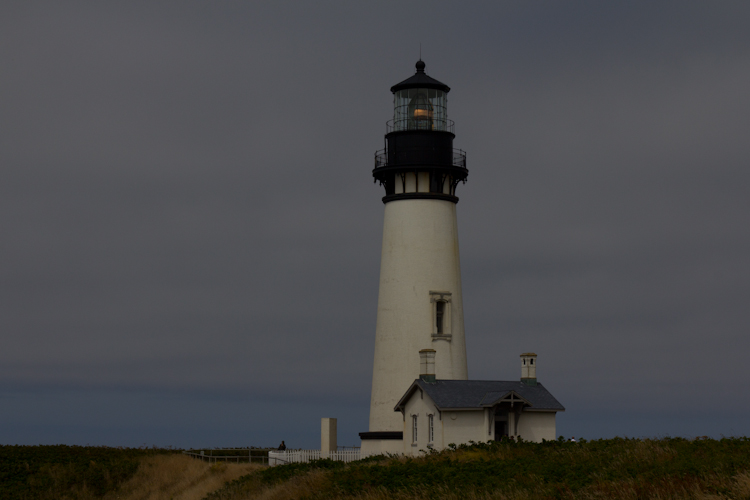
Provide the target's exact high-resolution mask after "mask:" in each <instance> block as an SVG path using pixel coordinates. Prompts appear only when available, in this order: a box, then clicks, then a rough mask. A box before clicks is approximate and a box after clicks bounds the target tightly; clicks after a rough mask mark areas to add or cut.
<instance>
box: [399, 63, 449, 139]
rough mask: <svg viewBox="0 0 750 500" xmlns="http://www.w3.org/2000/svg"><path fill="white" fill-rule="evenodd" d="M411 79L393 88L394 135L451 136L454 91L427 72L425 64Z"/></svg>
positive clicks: (418, 67)
mask: <svg viewBox="0 0 750 500" xmlns="http://www.w3.org/2000/svg"><path fill="white" fill-rule="evenodd" d="M416 68H417V72H416V74H415V75H414V76H412V77H411V78H409V79H407V80H404V81H403V82H401V83H399V84H397V85H394V86H393V87H391V92H393V122H392V127H389V128H390V131H393V132H397V131H402V130H435V131H444V132H450V131H451V130H450V128H452V127H449V122H448V92H449V91H450V87H448V86H447V85H445V84H444V83H441V82H439V81H437V80H435V79H434V78H431V77H429V76H427V74H426V73H425V72H424V68H425V63H424V62H422V61H421V60H420V61H418V62H417V64H416Z"/></svg>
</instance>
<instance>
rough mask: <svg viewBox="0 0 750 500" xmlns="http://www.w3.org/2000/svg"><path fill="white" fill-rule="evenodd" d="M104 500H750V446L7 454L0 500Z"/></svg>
mask: <svg viewBox="0 0 750 500" xmlns="http://www.w3.org/2000/svg"><path fill="white" fill-rule="evenodd" d="M99 498H101V499H104V500H110V499H115V498H117V499H122V500H146V499H150V500H160V499H165V500H166V499H170V500H178V499H179V500H192V499H195V500H199V499H202V498H205V499H206V500H244V499H261V498H262V499H264V500H282V499H284V500H287V499H300V500H301V499H341V500H343V499H362V500H364V499H368V500H379V499H397V500H398V499H412V498H416V499H425V500H426V499H430V500H434V499H445V500H448V499H450V500H457V499H531V498H534V499H558V498H559V499H568V498H571V499H573V498H580V499H603V498H606V499H609V498H614V499H642V498H660V499H667V498H696V499H698V498H701V499H709V498H710V499H722V498H731V499H750V439H748V438H727V439H720V440H712V439H696V440H687V439H682V438H665V439H644V440H641V439H622V438H615V439H607V440H597V441H589V442H585V441H583V442H579V443H570V442H566V441H562V440H560V441H550V442H545V443H542V444H535V443H524V442H520V443H515V442H497V443H480V444H472V445H462V446H458V447H454V448H453V449H451V450H446V451H443V452H441V453H429V454H427V455H425V456H423V457H420V458H413V459H412V458H404V457H383V456H379V457H371V458H368V459H365V460H361V461H359V462H353V463H351V464H343V463H340V462H332V461H330V460H318V461H316V462H313V463H309V464H290V465H283V466H277V467H270V468H268V467H263V466H260V465H257V464H253V465H249V464H244V465H234V464H228V465H226V464H221V463H220V464H213V465H210V464H207V463H205V462H202V461H200V460H195V459H191V458H189V457H187V456H184V455H180V454H175V453H174V452H173V451H172V450H156V449H117V448H93V447H63V446H59V447H44V446H34V447H7V446H5V447H3V446H0V499H2V500H5V499H50V500H52V499H60V500H62V499H69V500H83V499H87V500H88V499H99Z"/></svg>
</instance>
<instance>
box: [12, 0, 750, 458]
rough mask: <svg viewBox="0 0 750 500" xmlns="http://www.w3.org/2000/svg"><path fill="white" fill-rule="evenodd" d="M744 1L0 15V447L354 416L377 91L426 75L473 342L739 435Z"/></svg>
mask: <svg viewBox="0 0 750 500" xmlns="http://www.w3.org/2000/svg"><path fill="white" fill-rule="evenodd" d="M748 25H750V4H748V3H747V2H702V3H700V2H689V1H682V0H681V1H674V2H653V1H643V2H637V1H636V2H598V1H590V2H551V1H550V2H542V1H539V2H525V1H515V2H472V3H465V2H464V3H460V4H459V3H458V2H437V1H431V2H403V1H400V2H377V3H369V4H365V3H363V2H305V3H303V2H283V1H276V2H266V3H261V2H248V1H245V2H230V1H218V2H208V1H200V2H198V1H193V2H190V1H179V2H178V1H174V2H167V1H162V2H152V1H148V2H146V1H143V2H135V1H134V2H94V1H92V2H75V1H67V2H52V1H49V2H35V1H29V0H24V1H4V2H2V4H0V231H2V243H1V244H0V341H1V344H0V443H7V444H10V443H20V444H40V443H44V444H52V443H68V444H87V443H90V444H106V445H130V446H132V445H141V444H148V445H151V444H156V445H174V446H185V447H187V446H195V447H201V446H230V445H232V446H248V445H254V446H262V445H277V444H278V442H279V441H280V440H281V439H285V440H286V442H287V444H289V445H290V446H294V447H296V446H303V447H312V446H316V445H318V444H319V442H320V441H319V429H320V426H319V421H320V420H319V419H320V418H321V417H338V418H339V443H340V444H345V445H353V444H358V442H359V441H358V438H357V432H361V431H365V430H367V422H368V411H369V392H370V382H371V370H372V356H373V345H374V334H375V313H376V305H377V286H378V273H379V265H380V244H381V242H380V239H381V231H382V216H383V204H382V203H381V200H380V199H381V197H382V196H383V191H382V188H381V187H379V186H377V185H374V184H373V182H372V177H371V169H372V166H373V159H372V158H373V153H374V151H375V150H377V149H380V148H382V147H383V146H382V144H383V135H384V133H385V122H386V121H387V120H388V119H390V118H391V117H392V94H391V93H390V91H389V88H390V86H391V85H393V84H395V83H397V82H399V81H401V80H403V79H405V78H408V77H409V76H411V75H412V74H413V73H414V63H415V62H416V60H417V59H418V57H419V45H420V43H421V44H422V58H423V59H424V61H425V62H426V64H427V73H428V74H429V75H430V76H432V77H434V78H437V79H438V80H440V81H443V82H445V83H446V84H448V85H450V86H451V88H452V91H451V93H450V94H449V109H448V113H449V117H450V118H451V119H453V120H455V122H456V135H457V137H456V141H455V145H456V147H460V148H463V149H465V150H466V151H467V157H468V167H469V179H468V182H467V184H466V185H463V186H460V187H459V191H458V195H459V197H460V203H459V204H458V213H459V216H458V217H459V231H460V245H461V264H462V271H463V287H464V289H463V293H464V307H465V317H466V336H467V345H468V356H469V376H470V378H476V379H501V380H506V379H516V378H518V377H520V366H519V364H520V363H519V358H518V355H519V354H520V353H522V352H525V351H534V352H536V353H538V354H539V369H538V376H539V379H540V381H542V382H543V383H544V384H545V385H546V386H547V387H548V388H549V389H550V390H551V391H552V393H553V394H554V395H555V396H556V397H557V398H558V399H559V400H560V401H561V402H562V403H563V404H564V405H565V406H566V408H567V411H566V412H565V413H563V414H560V415H559V416H558V432H559V433H562V434H564V435H566V436H569V435H571V434H573V435H576V436H583V437H588V438H596V437H612V436H615V435H620V436H664V435H685V436H695V435H710V436H714V437H718V436H720V435H747V434H750V398H749V397H748V394H750V363H748V362H747V358H748V355H749V354H750V335H748V334H749V333H750V332H749V330H750V306H749V305H750V231H749V228H750V196H748V193H750V170H749V168H748V167H749V164H750V145H749V142H750V141H748V137H749V136H750V91H749V89H750V30H748V29H747V26H748Z"/></svg>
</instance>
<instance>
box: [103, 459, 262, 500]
mask: <svg viewBox="0 0 750 500" xmlns="http://www.w3.org/2000/svg"><path fill="white" fill-rule="evenodd" d="M261 467H263V466H262V465H257V464H253V465H249V464H225V463H223V462H218V463H216V464H212V465H208V464H207V463H206V462H203V461H201V460H196V459H194V458H190V457H187V456H185V455H164V456H157V457H152V458H147V459H144V460H143V462H142V463H141V466H140V467H139V468H138V472H136V474H135V476H134V477H133V478H132V479H131V480H130V481H128V482H127V483H125V484H124V485H123V486H122V488H120V490H119V491H116V492H113V493H110V494H108V495H107V496H105V497H104V499H105V500H115V499H118V500H200V499H201V498H203V497H205V496H206V495H207V494H208V493H210V492H212V491H214V490H217V489H219V488H221V487H222V486H223V485H224V483H225V482H227V481H231V480H233V479H237V478H238V477H240V476H243V475H245V474H248V473H249V472H251V471H254V470H258V469H259V468H261Z"/></svg>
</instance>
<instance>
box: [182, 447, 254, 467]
mask: <svg viewBox="0 0 750 500" xmlns="http://www.w3.org/2000/svg"><path fill="white" fill-rule="evenodd" d="M268 453H269V451H268V450H267V449H261V448H252V449H249V450H248V449H247V448H226V449H212V450H200V451H195V450H191V451H183V452H182V454H183V455H188V456H190V457H193V458H200V459H201V460H205V461H207V462H208V463H215V462H237V463H241V462H250V463H253V462H257V463H261V464H267V463H268Z"/></svg>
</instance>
